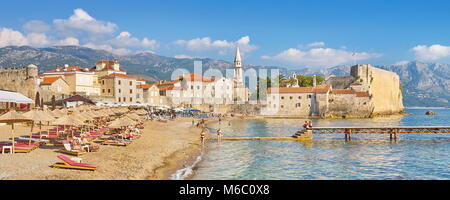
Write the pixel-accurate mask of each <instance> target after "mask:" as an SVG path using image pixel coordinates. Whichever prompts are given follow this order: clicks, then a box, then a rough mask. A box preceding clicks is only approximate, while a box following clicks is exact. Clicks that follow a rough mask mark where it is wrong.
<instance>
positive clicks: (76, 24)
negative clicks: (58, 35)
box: [53, 8, 118, 35]
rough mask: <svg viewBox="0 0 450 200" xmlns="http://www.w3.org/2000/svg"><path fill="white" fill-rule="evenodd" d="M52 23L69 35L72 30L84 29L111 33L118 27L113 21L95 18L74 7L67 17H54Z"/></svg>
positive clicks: (96, 33) (94, 32)
mask: <svg viewBox="0 0 450 200" xmlns="http://www.w3.org/2000/svg"><path fill="white" fill-rule="evenodd" d="M53 24H54V25H55V27H56V29H57V30H59V31H60V32H63V33H65V34H69V35H70V34H73V32H74V31H84V32H87V33H89V34H94V35H101V34H112V33H114V32H115V31H116V30H117V28H118V27H117V25H116V24H114V23H111V22H104V21H99V20H96V19H95V18H93V17H91V16H90V15H89V14H88V13H87V12H86V11H84V10H83V9H81V8H78V9H75V10H74V11H73V15H72V16H70V17H69V19H55V20H53Z"/></svg>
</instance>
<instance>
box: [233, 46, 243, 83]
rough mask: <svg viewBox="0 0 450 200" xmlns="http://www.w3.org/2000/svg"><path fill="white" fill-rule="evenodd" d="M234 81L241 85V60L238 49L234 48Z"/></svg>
mask: <svg viewBox="0 0 450 200" xmlns="http://www.w3.org/2000/svg"><path fill="white" fill-rule="evenodd" d="M234 79H235V80H236V82H237V84H238V85H242V84H243V78H242V59H241V53H240V52H239V47H237V48H236V56H235V57H234Z"/></svg>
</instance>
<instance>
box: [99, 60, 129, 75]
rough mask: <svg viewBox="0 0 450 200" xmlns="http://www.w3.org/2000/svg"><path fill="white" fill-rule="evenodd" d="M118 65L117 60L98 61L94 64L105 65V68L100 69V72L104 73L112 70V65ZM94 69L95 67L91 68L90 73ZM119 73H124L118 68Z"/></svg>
mask: <svg viewBox="0 0 450 200" xmlns="http://www.w3.org/2000/svg"><path fill="white" fill-rule="evenodd" d="M116 63H117V64H119V61H117V60H100V61H98V62H97V63H95V64H96V65H97V64H106V65H105V67H104V68H103V69H102V71H106V70H114V67H113V65H114V64H116ZM95 69H96V67H93V68H91V71H94V70H95ZM119 71H121V72H126V71H125V70H124V69H123V68H122V67H120V66H119Z"/></svg>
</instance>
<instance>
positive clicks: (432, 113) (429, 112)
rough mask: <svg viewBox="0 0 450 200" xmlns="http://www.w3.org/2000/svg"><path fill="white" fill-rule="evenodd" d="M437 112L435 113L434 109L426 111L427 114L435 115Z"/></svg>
mask: <svg viewBox="0 0 450 200" xmlns="http://www.w3.org/2000/svg"><path fill="white" fill-rule="evenodd" d="M435 114H436V113H434V112H433V111H431V110H429V111H427V112H425V115H435Z"/></svg>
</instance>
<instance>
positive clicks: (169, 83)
mask: <svg viewBox="0 0 450 200" xmlns="http://www.w3.org/2000/svg"><path fill="white" fill-rule="evenodd" d="M178 82H180V80H175V81H165V82H162V83H159V82H158V83H156V85H158V86H160V85H173V84H175V83H178Z"/></svg>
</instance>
